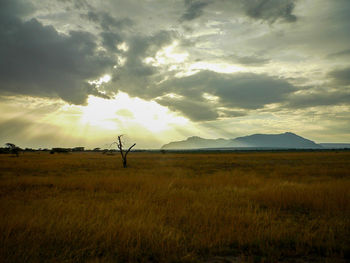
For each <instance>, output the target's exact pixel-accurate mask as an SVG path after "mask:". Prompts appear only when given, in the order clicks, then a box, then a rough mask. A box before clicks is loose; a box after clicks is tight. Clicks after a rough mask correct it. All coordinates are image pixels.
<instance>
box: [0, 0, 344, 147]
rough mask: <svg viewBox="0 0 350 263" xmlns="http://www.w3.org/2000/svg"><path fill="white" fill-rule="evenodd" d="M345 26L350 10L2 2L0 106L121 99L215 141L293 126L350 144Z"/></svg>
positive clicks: (242, 2)
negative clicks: (21, 101) (23, 99)
mask: <svg viewBox="0 0 350 263" xmlns="http://www.w3.org/2000/svg"><path fill="white" fill-rule="evenodd" d="M349 14H350V1H348V0H337V1H329V0H260V1H257V0H230V1H229V0H217V1H214V0H184V1H180V0H179V1H173V0H162V1H160V0H159V1H157V0H147V1H139V0H128V1H126V0H106V1H103V2H102V1H97V0H79V1H73V0H45V1H39V0H27V1H24V0H1V1H0V58H1V59H0V96H30V97H39V98H48V99H61V100H63V101H64V102H67V103H69V104H74V105H85V104H86V103H87V99H88V97H89V95H94V96H97V97H102V98H106V99H109V98H113V97H114V96H116V95H117V94H118V92H124V93H127V94H129V95H130V96H132V97H138V98H141V99H144V100H147V101H156V102H157V103H158V104H160V105H162V106H165V107H168V108H169V109H170V110H171V111H173V112H174V113H177V114H179V115H181V116H184V117H186V118H188V119H189V120H190V121H192V122H194V123H199V124H200V125H202V127H211V128H210V129H212V130H216V131H220V130H226V129H227V128H224V127H226V125H227V123H228V122H229V121H230V120H231V121H232V122H235V121H237V118H246V119H245V120H248V119H250V118H252V119H254V118H255V117H254V116H256V118H257V119H258V120H257V123H258V122H259V121H260V120H261V117H257V116H262V115H264V116H265V117H263V118H265V119H266V121H271V120H273V119H274V118H282V116H283V118H290V120H292V119H293V120H294V121H296V120H295V117H296V114H297V115H298V118H300V119H303V120H307V119H308V118H311V117H310V116H312V118H313V120H314V119H315V118H316V119H317V122H318V123H319V124H318V126H319V127H318V128H317V127H315V124H314V123H313V124H312V125H310V126H309V127H310V128H309V129H308V128H307V127H308V126H307V125H306V126H305V123H304V124H303V126H304V127H305V129H304V130H303V131H305V134H311V132H315V131H317V132H324V133H325V135H324V138H330V137H331V136H336V137H337V136H338V138H339V140H344V138H345V139H346V138H349V140H350V125H349V126H348V127H346V126H345V127H344V120H345V121H349V119H350V116H349V113H348V112H349V109H350V105H349V104H350V49H349V43H350V30H349V28H350V16H349ZM106 74H108V75H109V76H110V77H111V80H110V81H109V82H108V83H103V82H98V81H97V80H98V79H99V78H101V77H102V76H104V75H106ZM344 111H345V112H344ZM276 116H277V117H276ZM315 116H316V117H315ZM251 122H253V121H252V120H251ZM6 125H7V126H8V125H10V126H11V124H6ZM16 125H18V124H17V123H16ZM242 127H243V126H242ZM278 127H279V128H280V129H283V126H281V125H280V126H278ZM295 127H299V125H296V126H295ZM288 128H290V127H285V129H286V130H287V129H288ZM307 130H308V132H307ZM262 132H264V131H262ZM294 132H298V130H296V131H295V130H294ZM250 133H251V132H250V131H247V132H246V133H245V134H250ZM225 134H227V133H220V132H219V135H225ZM233 134H235V133H234V132H233ZM237 134H238V135H241V134H239V132H237ZM243 135H244V134H243ZM327 136H328V137H327ZM321 137H322V136H321ZM321 137H319V138H321Z"/></svg>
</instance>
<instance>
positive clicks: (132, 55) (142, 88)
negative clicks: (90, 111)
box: [105, 30, 176, 99]
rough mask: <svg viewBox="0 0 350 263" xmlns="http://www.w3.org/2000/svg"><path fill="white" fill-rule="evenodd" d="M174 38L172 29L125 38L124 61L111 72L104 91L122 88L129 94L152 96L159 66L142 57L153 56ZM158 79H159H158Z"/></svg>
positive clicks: (144, 96) (114, 90) (143, 96)
mask: <svg viewBox="0 0 350 263" xmlns="http://www.w3.org/2000/svg"><path fill="white" fill-rule="evenodd" d="M174 39H176V33H175V32H173V31H164V30H162V31H159V32H155V33H154V34H152V35H141V34H140V35H133V36H130V37H129V38H128V39H126V43H127V46H128V49H127V51H125V52H124V53H123V57H124V58H125V62H124V63H122V64H120V65H119V66H118V67H117V69H116V70H115V71H114V73H113V79H112V83H110V85H106V87H105V89H106V91H109V92H110V91H112V92H116V91H117V90H122V91H124V92H127V93H128V94H129V95H131V96H138V97H141V98H146V99H151V98H154V94H153V92H154V89H152V88H149V87H150V86H153V87H154V86H155V82H157V78H160V79H161V78H162V76H159V74H160V72H159V68H157V67H156V66H153V65H152V64H147V63H146V62H145V61H144V59H145V58H147V57H154V56H155V55H156V53H157V52H158V51H159V50H160V49H161V48H162V47H164V46H168V45H170V44H171V43H172V42H173V41H174ZM158 81H159V79H158Z"/></svg>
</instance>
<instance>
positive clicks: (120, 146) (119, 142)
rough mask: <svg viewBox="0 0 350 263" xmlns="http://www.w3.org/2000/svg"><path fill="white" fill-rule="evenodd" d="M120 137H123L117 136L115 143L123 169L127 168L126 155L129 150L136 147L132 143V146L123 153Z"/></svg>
mask: <svg viewBox="0 0 350 263" xmlns="http://www.w3.org/2000/svg"><path fill="white" fill-rule="evenodd" d="M122 136H123V135H119V136H118V141H117V142H116V143H117V146H118V149H119V152H120V155H121V156H122V162H123V167H124V168H126V167H127V159H126V157H127V156H128V153H129V152H130V150H131V148H132V147H134V146H135V145H136V143H134V144H133V145H131V146H130V147H129V149H127V150H126V151H124V150H123V142H122Z"/></svg>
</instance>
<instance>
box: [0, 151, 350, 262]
mask: <svg viewBox="0 0 350 263" xmlns="http://www.w3.org/2000/svg"><path fill="white" fill-rule="evenodd" d="M349 189H350V152H349V151H329V152H250V153H248V152H241V153H168V152H167V153H165V154H162V153H151V152H131V153H130V154H129V156H128V168H123V167H122V162H121V158H120V155H117V154H115V155H103V154H101V153H69V154H49V153H45V152H41V153H38V152H36V153H25V154H20V156H19V157H15V156H11V155H5V154H2V155H0V215H1V216H0V261H1V262H349V260H350V251H349V249H350V219H349V218H350V193H349Z"/></svg>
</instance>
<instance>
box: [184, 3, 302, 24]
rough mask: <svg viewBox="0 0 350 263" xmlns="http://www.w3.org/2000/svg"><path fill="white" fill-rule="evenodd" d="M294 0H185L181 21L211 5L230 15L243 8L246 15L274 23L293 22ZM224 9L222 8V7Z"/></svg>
mask: <svg viewBox="0 0 350 263" xmlns="http://www.w3.org/2000/svg"><path fill="white" fill-rule="evenodd" d="M295 2H296V0H236V1H226V0H222V1H216V2H215V1H210V0H185V7H186V10H185V13H184V14H183V15H182V16H181V19H180V20H182V21H191V20H194V19H196V18H198V17H200V16H202V14H203V10H204V9H205V8H206V7H207V6H208V5H209V4H212V5H211V10H215V11H219V12H220V11H229V12H230V13H231V15H232V16H234V15H236V14H237V13H236V12H237V10H239V9H240V8H243V12H244V14H245V15H246V16H248V17H250V18H253V19H256V20H261V21H267V22H269V23H274V22H276V21H277V20H282V21H286V22H295V21H296V20H297V17H296V16H295V15H294V14H293V11H294V8H295ZM223 8H224V9H225V10H224V9H223Z"/></svg>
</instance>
